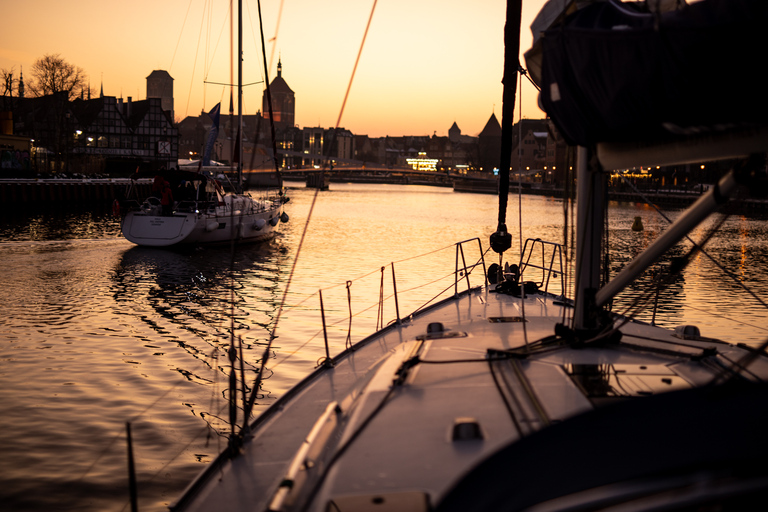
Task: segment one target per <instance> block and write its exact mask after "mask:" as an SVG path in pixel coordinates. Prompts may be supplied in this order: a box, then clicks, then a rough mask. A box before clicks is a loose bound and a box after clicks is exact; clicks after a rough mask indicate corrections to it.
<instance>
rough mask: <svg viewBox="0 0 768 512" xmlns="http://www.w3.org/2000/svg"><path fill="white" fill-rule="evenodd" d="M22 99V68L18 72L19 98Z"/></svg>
mask: <svg viewBox="0 0 768 512" xmlns="http://www.w3.org/2000/svg"><path fill="white" fill-rule="evenodd" d="M23 97H24V66H21V70H20V71H19V98H23Z"/></svg>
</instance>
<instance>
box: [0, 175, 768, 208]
mask: <svg viewBox="0 0 768 512" xmlns="http://www.w3.org/2000/svg"><path fill="white" fill-rule="evenodd" d="M268 174H270V173H268V172H253V173H246V180H248V179H249V178H250V179H251V180H255V181H258V179H259V178H253V177H254V176H259V175H268ZM283 179H284V180H285V181H286V182H287V183H289V184H290V185H291V186H294V187H297V186H301V185H302V184H305V185H306V186H307V187H309V188H321V189H325V188H327V186H328V184H329V183H338V184H344V183H358V184H386V185H428V186H433V187H446V188H452V189H453V190H454V191H457V192H471V193H481V194H496V193H497V192H496V191H497V180H496V179H495V178H473V177H467V176H462V175H457V174H449V173H442V172H429V171H410V170H405V169H374V170H372V169H367V170H366V169H342V170H339V169H337V170H335V171H324V170H300V171H283ZM130 183H131V180H130V179H129V178H99V179H60V178H59V179H0V202H1V204H4V205H18V206H29V207H33V208H37V207H40V206H45V204H46V203H49V202H51V203H72V202H80V201H84V202H89V203H95V204H111V203H112V201H114V200H115V199H121V198H123V197H124V194H125V191H126V188H127V187H128V185H129V184H130ZM137 184H138V188H137V191H138V193H139V195H147V194H148V193H149V191H150V190H151V186H152V184H151V180H148V179H143V180H138V182H137ZM518 189H519V191H520V193H522V194H526V195H539V196H548V197H555V198H561V197H562V196H563V189H562V188H558V187H554V186H552V185H550V184H542V183H530V182H524V183H521V184H520V183H517V182H515V181H512V182H511V183H510V186H509V190H510V193H513V194H517V193H518ZM705 190H706V188H704V187H703V186H701V185H698V186H691V187H667V188H647V187H645V188H640V189H636V190H632V189H631V188H630V187H627V186H623V187H620V188H615V189H611V188H609V190H608V195H609V198H610V199H611V200H613V201H619V202H632V203H644V204H647V203H649V202H651V203H653V204H655V205H658V206H665V207H671V208H684V207H685V206H688V205H690V204H691V203H693V202H694V201H695V200H696V199H697V198H698V197H699V196H700V195H701V193H702V192H704V191H705ZM730 208H731V210H730V213H732V214H740V215H749V216H760V217H763V216H768V199H766V198H756V197H747V198H744V199H741V200H739V201H737V202H734V203H733V204H731V205H730Z"/></svg>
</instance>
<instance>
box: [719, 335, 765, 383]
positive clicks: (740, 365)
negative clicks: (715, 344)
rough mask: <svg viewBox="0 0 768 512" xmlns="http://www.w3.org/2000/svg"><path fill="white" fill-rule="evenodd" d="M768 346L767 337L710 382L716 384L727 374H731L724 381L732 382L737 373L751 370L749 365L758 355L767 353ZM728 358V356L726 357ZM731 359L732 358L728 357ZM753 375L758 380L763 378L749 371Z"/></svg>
mask: <svg viewBox="0 0 768 512" xmlns="http://www.w3.org/2000/svg"><path fill="white" fill-rule="evenodd" d="M766 348H768V339H766V340H765V341H764V342H763V343H762V344H761V345H760V346H759V347H757V348H755V349H751V351H749V352H747V354H745V355H744V356H743V357H741V358H740V359H739V360H738V361H733V362H732V364H731V366H729V367H727V368H723V369H722V371H721V372H720V373H719V374H718V375H715V377H714V378H713V379H712V380H711V381H710V384H716V383H717V382H718V381H719V380H720V379H722V378H724V377H725V376H726V375H730V376H729V377H728V378H726V379H725V381H724V382H723V383H727V382H730V381H731V380H732V379H734V378H735V377H736V376H737V375H739V374H741V373H742V372H747V371H749V370H748V369H747V367H748V366H749V365H751V364H752V363H753V362H754V360H755V359H757V357H758V356H761V355H765V349H766ZM726 359H728V358H726ZM728 360H729V361H730V359H728ZM749 373H750V374H751V375H753V376H754V377H755V378H756V379H757V380H762V379H760V378H759V377H757V376H756V375H754V373H752V372H749Z"/></svg>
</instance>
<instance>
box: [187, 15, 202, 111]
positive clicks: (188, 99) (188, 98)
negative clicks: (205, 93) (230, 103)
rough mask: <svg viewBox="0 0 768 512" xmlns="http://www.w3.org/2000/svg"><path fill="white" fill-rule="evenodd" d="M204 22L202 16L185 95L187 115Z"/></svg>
mask: <svg viewBox="0 0 768 512" xmlns="http://www.w3.org/2000/svg"><path fill="white" fill-rule="evenodd" d="M204 21H205V16H203V19H201V20H200V33H199V34H198V35H197V46H196V47H195V60H194V61H193V62H192V75H191V76H192V78H191V79H190V81H191V83H190V84H189V94H188V95H187V109H186V112H187V114H189V101H190V99H191V98H192V84H193V83H194V81H195V69H197V57H198V55H199V54H200V39H201V37H202V33H203V22H204Z"/></svg>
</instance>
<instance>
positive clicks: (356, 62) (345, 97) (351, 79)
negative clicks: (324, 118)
mask: <svg viewBox="0 0 768 512" xmlns="http://www.w3.org/2000/svg"><path fill="white" fill-rule="evenodd" d="M376 2H378V0H373V6H372V7H371V14H370V16H368V24H366V25H365V32H364V33H363V40H362V41H361V42H360V49H359V50H358V51H357V58H356V59H355V65H354V67H353V68H352V76H351V77H350V78H349V84H347V92H345V93H344V101H342V102H341V110H340V111H339V117H338V118H337V119H336V129H337V130H338V128H339V125H340V124H341V116H342V115H344V107H345V106H346V105H347V98H348V97H349V90H350V89H352V81H353V80H354V79H355V72H356V71H357V64H358V63H359V62H360V55H362V53H363V46H365V38H366V37H368V29H369V28H370V27H371V20H372V19H373V12H374V11H375V10H376ZM334 133H335V132H334Z"/></svg>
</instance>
